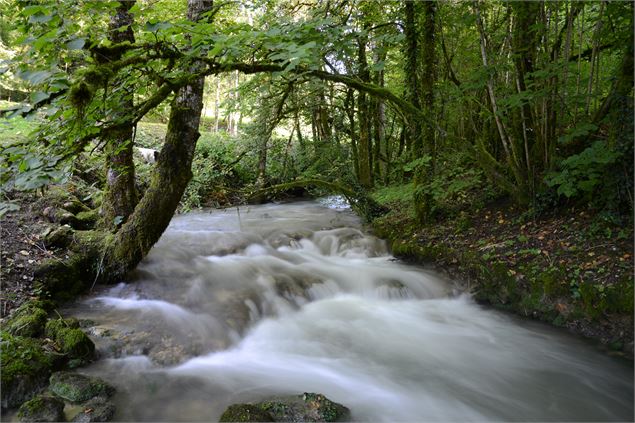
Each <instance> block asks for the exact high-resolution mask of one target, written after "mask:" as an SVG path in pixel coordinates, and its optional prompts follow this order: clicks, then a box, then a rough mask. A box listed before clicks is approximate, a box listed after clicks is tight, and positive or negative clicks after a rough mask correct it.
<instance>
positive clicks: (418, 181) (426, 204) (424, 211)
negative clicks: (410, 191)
mask: <svg viewBox="0 0 635 423" xmlns="http://www.w3.org/2000/svg"><path fill="white" fill-rule="evenodd" d="M436 6H437V5H436V2H434V1H427V2H425V3H424V4H423V10H424V12H423V43H422V46H421V47H422V48H421V51H422V58H423V69H422V78H421V91H422V98H423V113H425V114H426V115H427V116H428V117H429V118H430V121H428V122H426V124H425V126H424V127H423V131H422V134H421V135H422V136H421V141H422V142H421V145H420V146H419V147H418V148H417V149H416V150H417V153H418V154H417V156H416V157H415V158H417V159H418V158H421V157H424V154H428V155H429V156H430V158H431V160H430V163H429V164H428V165H426V166H424V165H420V166H416V167H415V174H414V185H415V195H414V202H415V213H416V215H417V219H418V220H419V222H421V223H426V222H427V221H428V220H429V219H430V216H431V214H432V210H433V208H434V204H433V202H434V199H433V198H432V195H431V194H430V192H429V190H426V189H425V187H424V185H425V183H429V182H431V181H432V179H433V178H434V167H435V159H436V141H435V134H436V130H435V126H434V125H433V124H432V123H433V122H435V121H436V116H435V109H434V84H435V81H436V25H435V23H436V22H435V20H436Z"/></svg>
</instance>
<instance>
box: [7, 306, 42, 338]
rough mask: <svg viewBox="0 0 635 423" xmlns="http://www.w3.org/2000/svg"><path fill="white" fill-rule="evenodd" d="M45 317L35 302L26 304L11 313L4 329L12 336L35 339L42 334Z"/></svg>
mask: <svg viewBox="0 0 635 423" xmlns="http://www.w3.org/2000/svg"><path fill="white" fill-rule="evenodd" d="M47 316H48V313H47V312H46V311H44V310H43V309H42V308H40V307H38V304H37V303H36V302H28V303H26V304H23V305H22V306H20V307H19V308H18V309H17V310H16V311H15V312H14V313H13V315H12V316H11V318H10V319H9V320H8V321H7V323H6V326H5V328H6V330H7V332H9V333H10V334H12V335H16V336H25V337H37V336H40V335H41V334H42V333H43V332H44V325H45V324H46V318H47Z"/></svg>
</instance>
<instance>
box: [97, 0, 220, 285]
mask: <svg viewBox="0 0 635 423" xmlns="http://www.w3.org/2000/svg"><path fill="white" fill-rule="evenodd" d="M211 8H212V1H211V0H189V1H188V12H187V15H188V18H189V19H190V20H192V21H197V20H199V18H200V16H201V15H202V14H203V13H205V12H206V11H209V10H211ZM197 67H198V66H197V65H194V69H192V71H194V72H195V71H196V68H197ZM204 83H205V79H204V78H199V79H198V80H196V82H194V83H192V84H191V85H187V86H185V87H183V88H181V89H179V90H178V92H177V93H176V96H175V97H174V100H173V101H172V105H171V110H170V121H169V123H168V129H167V133H166V135H165V142H164V144H163V147H162V149H161V152H160V154H159V159H158V161H157V163H156V165H155V168H154V172H153V174H152V179H151V181H150V187H149V188H148V190H147V191H146V193H145V195H144V196H143V198H142V199H141V201H140V202H139V204H138V205H137V207H136V208H135V209H134V212H133V213H132V215H131V216H130V218H129V219H128V221H127V222H126V223H125V224H124V225H123V226H122V228H121V229H120V230H119V231H118V232H117V233H116V234H115V235H114V237H113V239H112V240H111V241H110V243H109V244H108V245H107V248H106V251H105V254H104V257H103V258H102V262H101V264H100V268H99V269H98V270H97V275H98V280H101V281H102V282H117V281H119V280H121V279H122V278H124V277H125V275H126V274H127V273H128V272H129V271H130V270H132V269H134V267H135V266H136V265H137V264H138V263H139V262H140V261H141V259H142V258H143V257H144V256H145V255H146V254H148V252H149V251H150V249H151V248H152V246H153V245H154V244H155V243H156V242H157V241H158V240H159V238H160V237H161V234H163V231H165V229H166V228H167V226H168V224H169V223H170V220H171V219H172V216H173V215H174V212H175V211H176V208H177V206H178V204H179V201H180V200H181V196H182V195H183V192H184V191H185V188H186V187H187V184H188V183H189V181H190V179H191V178H192V170H191V167H192V159H193V157H194V149H195V147H196V141H197V140H198V138H199V136H200V134H199V132H198V128H199V123H200V118H201V110H202V109H203V87H204Z"/></svg>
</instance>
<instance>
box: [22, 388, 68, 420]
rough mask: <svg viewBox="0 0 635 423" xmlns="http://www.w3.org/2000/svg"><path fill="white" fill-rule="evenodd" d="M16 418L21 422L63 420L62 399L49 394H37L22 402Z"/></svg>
mask: <svg viewBox="0 0 635 423" xmlns="http://www.w3.org/2000/svg"><path fill="white" fill-rule="evenodd" d="M18 419H19V420H20V421H21V422H61V421H64V401H62V400H61V399H59V398H56V397H51V396H43V395H40V396H37V397H35V398H33V399H31V400H29V401H27V402H25V403H24V404H22V406H21V407H20V410H19V411H18Z"/></svg>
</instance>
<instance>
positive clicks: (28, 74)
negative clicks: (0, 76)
mask: <svg viewBox="0 0 635 423" xmlns="http://www.w3.org/2000/svg"><path fill="white" fill-rule="evenodd" d="M51 75H52V74H51V72H49V71H24V72H20V73H19V75H18V76H19V77H20V78H22V79H24V80H25V81H27V82H30V83H31V84H33V85H37V84H40V83H42V82H44V81H45V80H46V79H47V78H49V77H50V76H51Z"/></svg>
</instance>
